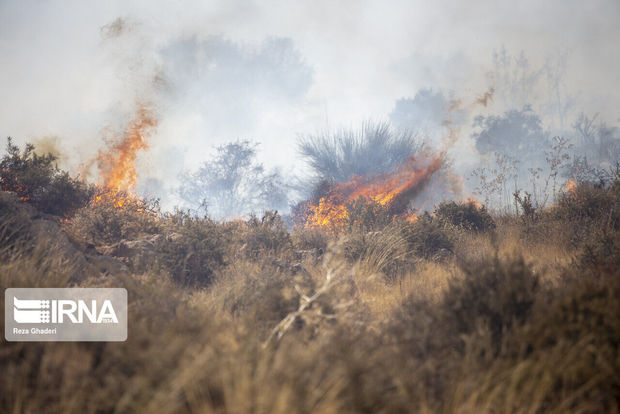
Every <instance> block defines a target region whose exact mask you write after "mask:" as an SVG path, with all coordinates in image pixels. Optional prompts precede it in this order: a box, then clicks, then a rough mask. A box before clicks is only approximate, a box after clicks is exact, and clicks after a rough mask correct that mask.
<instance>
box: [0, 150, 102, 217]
mask: <svg viewBox="0 0 620 414" xmlns="http://www.w3.org/2000/svg"><path fill="white" fill-rule="evenodd" d="M0 190H2V191H8V192H11V193H14V194H15V195H17V197H19V198H20V200H22V201H25V202H27V203H29V204H32V205H33V206H34V207H35V208H36V209H37V210H39V211H41V212H42V213H46V214H52V215H56V216H71V215H72V214H73V212H74V211H75V210H77V209H78V208H80V207H82V206H84V205H86V204H87V203H88V201H89V200H90V198H91V196H92V195H93V193H94V189H93V188H92V186H89V185H87V184H86V183H84V182H83V181H81V180H79V179H76V178H73V177H71V176H70V175H69V173H67V172H65V171H62V170H60V169H59V168H58V167H57V165H56V157H55V156H53V155H51V154H46V155H37V154H36V153H35V151H34V146H33V145H31V144H26V147H25V148H24V149H23V151H22V152H21V153H20V151H19V147H17V146H15V145H13V143H12V141H11V139H10V138H9V139H8V142H7V153H6V154H5V155H4V156H3V157H2V159H1V160H0Z"/></svg>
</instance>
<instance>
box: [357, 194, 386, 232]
mask: <svg viewBox="0 0 620 414" xmlns="http://www.w3.org/2000/svg"><path fill="white" fill-rule="evenodd" d="M347 213H348V219H347V220H348V227H349V229H356V230H361V231H377V230H381V229H383V228H384V227H385V226H387V225H388V224H390V223H391V222H392V215H391V214H390V213H389V210H388V208H387V207H385V206H383V205H381V204H379V203H377V202H376V201H373V200H368V199H366V198H364V197H362V196H360V197H359V198H358V199H357V200H355V201H354V202H352V203H349V204H347Z"/></svg>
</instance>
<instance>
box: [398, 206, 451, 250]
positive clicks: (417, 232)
mask: <svg viewBox="0 0 620 414" xmlns="http://www.w3.org/2000/svg"><path fill="white" fill-rule="evenodd" d="M402 229H403V234H404V237H405V239H406V240H407V243H408V245H409V246H408V250H409V251H410V252H411V253H412V254H413V255H414V256H415V257H418V258H423V259H426V260H437V261H441V260H444V259H446V258H447V257H449V256H450V255H451V254H452V252H453V248H454V245H453V241H452V238H451V236H450V234H449V232H448V231H447V230H446V229H445V228H443V227H442V226H441V225H440V223H438V220H437V219H435V218H433V217H432V216H431V215H430V214H428V213H424V214H423V215H422V216H420V217H419V219H418V220H417V221H415V222H413V223H410V222H404V223H402Z"/></svg>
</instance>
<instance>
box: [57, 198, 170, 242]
mask: <svg viewBox="0 0 620 414" xmlns="http://www.w3.org/2000/svg"><path fill="white" fill-rule="evenodd" d="M66 227H67V229H68V231H69V233H70V234H71V235H72V236H73V237H75V238H76V239H78V240H80V241H83V242H85V243H88V244H92V245H94V246H101V245H104V244H111V243H117V242H120V241H121V240H135V239H137V238H139V237H140V236H142V235H145V234H157V233H160V232H161V231H162V223H161V221H160V220H159V218H158V205H157V203H156V202H153V201H149V200H144V199H139V198H137V197H134V196H132V195H129V194H127V193H126V192H123V191H114V190H105V189H102V188H99V189H98V191H97V193H95V196H94V197H93V199H92V200H91V202H90V204H89V205H88V206H86V207H83V208H81V209H79V210H77V211H76V213H75V216H74V217H73V218H72V219H71V221H69V222H68V223H67V225H66Z"/></svg>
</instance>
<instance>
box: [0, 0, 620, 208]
mask: <svg viewBox="0 0 620 414" xmlns="http://www.w3.org/2000/svg"><path fill="white" fill-rule="evenodd" d="M619 15H620V3H618V2H617V1H614V0H596V1H592V2H587V3H584V2H580V1H577V0H569V1H564V0H553V1H549V2H538V1H534V0H527V1H523V2H504V3H502V4H498V3H497V2H493V1H491V0H475V1H470V2H467V3H463V2H457V1H447V0H443V1H439V2H433V3H432V4H431V3H429V2H424V1H413V2H412V1H404V0H396V1H392V2H390V3H389V5H387V6H386V4H385V2H380V1H368V2H363V3H360V2H356V1H343V2H338V3H334V2H331V1H327V0H319V1H313V2H294V3H292V2H279V1H268V2H252V1H249V2H248V1H222V2H197V1H196V2H191V1H190V2H185V3H184V4H183V6H180V5H178V4H174V3H166V4H159V5H158V6H157V7H153V5H152V4H151V3H150V2H143V1H141V2H135V3H132V4H127V2H124V1H120V0H119V1H110V2H97V3H86V2H81V1H69V2H64V1H63V2H60V1H48V2H39V1H34V0H30V1H29V0H25V1H21V2H1V3H0V56H2V58H3V65H2V67H0V75H1V76H0V90H2V91H3V97H4V101H3V108H2V111H0V125H1V126H0V134H1V135H4V136H8V135H11V136H14V137H15V138H16V141H17V142H18V143H22V142H24V141H26V140H28V141H36V140H40V139H42V138H43V137H47V136H56V137H58V142H57V144H56V147H57V148H59V149H60V151H61V152H62V155H63V157H64V159H63V161H62V163H63V166H64V165H66V166H67V167H68V168H72V169H73V170H74V171H79V166H80V165H81V164H84V163H85V162H87V161H88V160H91V159H93V158H94V157H96V156H97V154H98V152H99V151H100V150H103V149H105V148H106V147H105V145H106V144H105V142H104V140H103V138H104V137H105V136H106V135H107V131H110V130H113V131H119V130H123V128H125V127H126V125H128V123H129V122H130V121H131V119H133V117H134V116H135V105H136V102H149V103H150V104H151V105H152V109H153V112H154V113H155V115H156V117H157V120H158V125H157V127H156V128H154V129H153V130H152V131H151V135H150V137H149V140H148V144H149V148H148V149H145V150H144V151H141V152H139V153H138V154H137V157H136V168H137V175H138V182H137V186H138V187H137V188H138V191H148V192H150V193H151V194H149V195H150V196H156V197H161V198H162V204H163V205H164V207H167V208H170V207H171V206H173V205H174V204H176V203H178V202H180V200H177V199H174V198H169V197H168V194H172V193H173V191H171V190H172V189H173V188H174V187H176V186H178V175H179V173H180V172H181V171H183V170H188V169H193V168H196V167H197V166H198V165H200V163H201V162H202V161H204V160H205V159H207V158H208V156H209V154H212V150H213V148H214V147H215V146H217V145H222V144H225V143H227V142H231V141H234V140H237V139H250V140H253V141H257V142H260V143H261V149H262V150H261V152H260V154H259V156H260V157H261V159H260V162H262V163H264V164H265V166H266V167H268V168H272V167H276V166H279V167H281V168H282V171H283V172H284V173H285V174H286V173H288V174H289V175H290V174H303V173H304V172H305V170H304V168H305V167H303V166H300V164H299V160H298V159H297V156H296V141H297V137H298V136H299V135H302V136H307V135H308V134H312V133H315V132H316V131H317V130H322V129H330V128H331V129H335V128H336V129H337V128H340V127H344V128H357V127H358V126H359V125H361V123H362V121H363V120H366V119H377V118H379V119H380V118H382V117H385V118H387V117H388V116H389V117H390V119H391V120H392V121H393V122H394V123H401V124H402V125H405V126H407V127H409V128H415V129H416V130H421V131H422V132H423V134H425V135H426V136H427V138H428V142H430V143H435V144H436V145H435V146H439V145H440V143H441V142H442V140H443V139H444V137H445V136H446V133H449V131H446V129H450V128H451V131H453V132H454V136H453V138H454V139H453V141H454V142H453V145H452V146H451V149H450V151H449V152H448V157H449V158H450V159H451V160H452V161H453V163H454V166H455V168H456V169H457V171H458V172H459V173H461V174H462V175H466V174H467V173H468V171H470V170H471V169H473V168H474V167H475V166H476V165H477V163H479V162H480V160H481V157H480V154H479V152H478V150H477V148H476V142H475V139H474V138H472V133H473V132H474V131H473V129H472V124H473V119H474V118H475V117H476V116H478V115H482V116H485V117H488V116H501V115H502V114H504V113H506V112H507V111H510V110H513V109H516V110H519V109H521V108H523V106H524V105H526V104H529V105H531V107H532V108H533V111H535V112H536V114H537V115H538V116H540V118H541V121H542V123H543V125H544V127H545V129H546V131H547V132H548V133H549V134H551V135H553V134H556V133H563V134H564V133H567V132H570V131H571V130H572V123H573V122H575V119H576V117H577V115H578V114H580V113H581V112H584V113H586V114H589V115H590V116H593V115H594V114H596V113H599V114H600V115H599V119H604V120H606V121H607V122H610V123H612V124H615V123H617V119H618V116H619V115H618V113H617V109H616V108H618V105H619V104H620V90H618V88H617V87H616V86H615V82H616V76H617V75H616V73H617V67H618V66H619V65H618V64H619V63H620V49H618V48H617V47H616V45H615V44H614V42H613V41H611V40H612V39H616V38H618V37H620V36H619V35H620V27H618V25H617V22H616V20H617V17H618V16H619ZM522 51H523V54H521V52H522ZM430 88H432V89H430ZM489 88H494V92H493V97H492V99H489V97H490V96H487V95H484V94H485V91H489V90H490V89H489ZM424 91H427V92H424ZM456 99H461V100H462V102H465V105H464V106H462V107H461V108H459V109H458V110H452V111H450V110H446V108H447V107H449V106H450V102H452V101H454V100H456ZM475 101H478V105H476V107H475V108H472V107H469V103H470V102H475ZM614 111H615V112H614ZM446 120H449V122H450V127H449V128H448V126H446V124H445V121H446ZM612 124H609V125H608V127H609V128H612V127H613V125H612ZM416 132H417V131H416ZM514 139H517V138H514Z"/></svg>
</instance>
